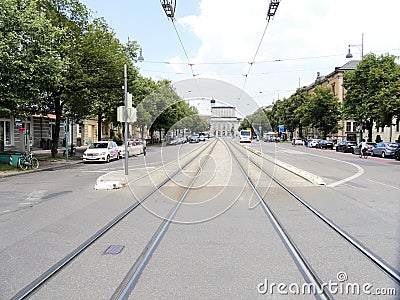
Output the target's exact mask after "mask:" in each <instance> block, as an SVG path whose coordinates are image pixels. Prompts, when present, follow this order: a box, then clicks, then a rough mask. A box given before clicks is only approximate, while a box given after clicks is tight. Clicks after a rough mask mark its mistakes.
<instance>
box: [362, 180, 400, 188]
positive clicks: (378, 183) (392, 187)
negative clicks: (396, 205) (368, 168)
mask: <svg viewBox="0 0 400 300" xmlns="http://www.w3.org/2000/svg"><path fill="white" fill-rule="evenodd" d="M367 180H368V181H371V182H375V183H378V184H381V185H384V186H387V187H391V188H393V189H396V190H400V188H398V187H396V186H393V185H389V184H386V183H383V182H379V181H376V180H372V179H367Z"/></svg>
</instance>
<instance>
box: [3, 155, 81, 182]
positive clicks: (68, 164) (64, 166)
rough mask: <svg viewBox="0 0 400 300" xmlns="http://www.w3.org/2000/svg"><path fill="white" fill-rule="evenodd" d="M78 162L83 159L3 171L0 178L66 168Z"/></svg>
mask: <svg viewBox="0 0 400 300" xmlns="http://www.w3.org/2000/svg"><path fill="white" fill-rule="evenodd" d="M80 163H83V161H81V160H76V161H74V162H72V161H71V162H70V163H63V164H60V165H56V166H48V167H46V168H42V169H40V168H39V169H37V170H27V171H15V172H12V173H11V172H10V173H5V174H0V179H2V178H6V177H13V176H19V175H24V174H31V173H37V172H42V171H49V170H56V169H62V168H66V167H68V166H71V165H77V164H80Z"/></svg>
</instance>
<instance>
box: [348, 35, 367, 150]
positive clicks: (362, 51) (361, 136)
mask: <svg viewBox="0 0 400 300" xmlns="http://www.w3.org/2000/svg"><path fill="white" fill-rule="evenodd" d="M360 46H361V60H362V59H363V58H364V33H363V34H362V35H361V45H349V53H347V55H346V58H352V57H353V54H351V52H350V47H357V48H359V47H360ZM359 49H360V48H359ZM357 127H358V129H359V130H360V140H359V142H360V143H361V142H362V138H363V123H362V120H361V122H360V124H359V125H358V126H357Z"/></svg>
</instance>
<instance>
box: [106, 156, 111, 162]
mask: <svg viewBox="0 0 400 300" xmlns="http://www.w3.org/2000/svg"><path fill="white" fill-rule="evenodd" d="M106 162H108V163H109V162H110V155H107V159H106Z"/></svg>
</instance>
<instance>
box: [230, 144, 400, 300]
mask: <svg viewBox="0 0 400 300" xmlns="http://www.w3.org/2000/svg"><path fill="white" fill-rule="evenodd" d="M227 144H229V146H228V147H229V148H230V149H231V151H232V148H234V149H235V150H236V152H240V153H241V154H242V156H243V157H246V162H249V163H251V164H252V166H253V167H255V169H257V170H258V171H261V172H262V173H263V174H264V175H266V176H268V177H269V178H270V179H271V180H272V181H273V182H274V183H276V184H277V186H279V187H280V188H282V189H283V190H284V191H285V192H287V193H288V194H289V195H290V197H291V198H292V199H295V200H296V201H297V202H298V203H300V204H301V206H302V207H305V208H306V209H307V210H308V211H309V212H311V213H312V215H313V216H315V217H316V218H317V219H318V220H319V221H321V222H322V223H323V224H325V225H326V226H327V227H328V228H329V229H330V230H332V231H333V232H335V233H336V234H337V235H338V236H339V237H340V238H341V239H342V240H345V241H346V242H348V243H349V244H350V245H351V246H352V247H353V248H354V249H356V250H357V252H358V253H360V254H362V255H363V256H364V257H366V258H367V259H368V260H369V261H370V262H372V263H373V265H374V266H375V267H377V268H379V269H380V270H381V271H382V272H383V273H384V274H385V275H386V276H388V277H389V278H390V279H391V280H392V281H393V282H394V283H395V284H396V285H400V275H399V273H398V272H397V271H396V270H395V269H394V268H392V267H391V266H390V265H388V264H387V263H386V262H385V261H384V260H383V259H381V258H380V257H378V256H377V255H376V254H375V253H373V252H372V251H371V250H370V249H368V248H367V247H365V246H364V245H363V244H362V243H361V242H360V241H358V240H357V239H355V238H354V237H352V236H351V235H350V234H349V233H347V232H346V231H345V230H343V229H342V228H340V227H339V226H338V225H336V224H335V223H334V222H333V221H332V220H330V219H329V218H327V217H326V216H324V215H323V214H322V213H321V212H319V211H318V210H317V209H315V208H314V207H313V206H311V205H310V204H309V203H308V202H307V201H306V200H305V199H303V198H302V197H300V196H299V195H297V194H296V193H295V192H294V191H293V190H292V189H290V188H289V187H287V186H286V185H285V184H283V183H282V181H280V180H279V179H278V178H276V177H275V176H274V174H271V173H269V172H268V171H266V170H265V169H264V168H263V167H262V166H260V164H259V163H258V162H256V161H255V159H254V158H255V157H257V158H258V159H263V157H261V156H260V155H257V153H256V152H254V151H249V150H248V149H245V148H243V147H240V146H238V145H235V144H234V143H233V142H231V141H228V142H227ZM244 149H245V151H246V153H244V152H243V151H242V150H244ZM248 153H251V154H250V155H249V154H248ZM232 156H233V157H234V158H235V161H236V163H237V165H238V166H239V168H240V169H241V172H242V174H243V176H244V177H245V178H246V181H247V182H248V184H249V186H250V187H251V188H252V190H253V191H254V193H255V194H256V196H257V198H258V200H259V203H260V204H261V206H262V208H263V210H264V211H265V213H266V214H267V216H268V218H269V219H270V220H271V222H272V224H273V225H274V227H275V229H276V231H277V232H278V234H279V236H280V238H281V239H282V241H283V242H284V244H285V246H286V248H287V249H288V251H289V252H290V254H291V256H292V258H293V259H294V261H295V263H296V265H297V266H298V269H299V271H300V272H301V273H302V275H303V276H304V278H305V280H306V281H307V282H309V283H311V284H313V285H315V286H316V287H319V289H320V290H321V294H320V295H319V298H320V299H332V295H330V294H329V291H326V290H325V289H324V286H323V282H322V280H321V279H320V278H319V276H318V274H317V272H315V270H313V268H312V265H311V264H310V263H309V262H308V261H307V260H306V259H305V256H304V255H303V254H302V253H301V250H300V249H299V248H298V246H296V243H295V242H294V240H293V238H291V237H290V235H289V233H288V232H287V230H286V229H285V227H284V226H282V223H281V221H280V220H279V219H278V218H277V217H276V213H275V212H274V211H273V210H272V209H271V208H270V206H269V204H268V203H267V201H266V200H265V197H264V196H265V194H264V195H261V193H260V192H259V188H258V187H257V186H256V184H255V183H254V179H251V175H249V174H248V171H247V172H246V170H245V168H244V167H243V166H242V163H240V159H239V158H238V155H237V154H234V153H233V151H232ZM251 156H253V158H252V157H251Z"/></svg>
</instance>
